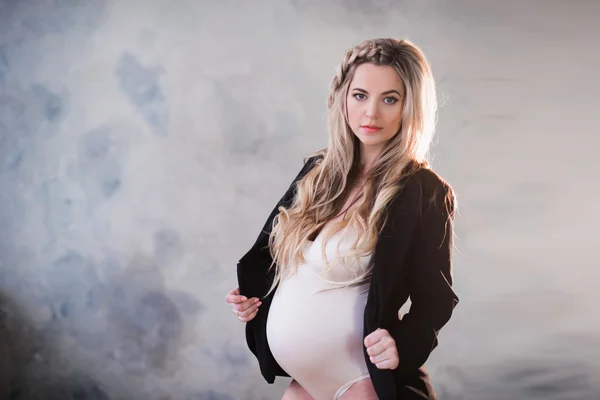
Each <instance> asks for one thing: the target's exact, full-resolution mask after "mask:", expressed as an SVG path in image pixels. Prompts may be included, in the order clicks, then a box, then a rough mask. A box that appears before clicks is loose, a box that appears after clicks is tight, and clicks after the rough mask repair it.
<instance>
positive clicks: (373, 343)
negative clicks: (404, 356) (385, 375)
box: [364, 328, 400, 369]
mask: <svg viewBox="0 0 600 400" xmlns="http://www.w3.org/2000/svg"><path fill="white" fill-rule="evenodd" d="M364 343H365V347H366V348H367V354H369V356H370V357H369V358H370V360H371V362H372V363H373V364H375V366H376V367H377V368H379V369H396V368H397V367H398V364H399V362H400V359H399V358H398V349H397V348H396V341H395V340H394V338H393V337H392V336H391V335H390V333H389V332H388V331H387V330H385V329H381V328H377V330H375V331H373V332H371V334H369V335H368V336H367V337H366V338H365V342H364Z"/></svg>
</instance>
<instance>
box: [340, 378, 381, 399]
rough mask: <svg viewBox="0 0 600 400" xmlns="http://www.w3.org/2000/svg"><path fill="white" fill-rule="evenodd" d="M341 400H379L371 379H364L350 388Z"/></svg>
mask: <svg viewBox="0 0 600 400" xmlns="http://www.w3.org/2000/svg"><path fill="white" fill-rule="evenodd" d="M340 400H378V397H377V393H376V392H375V388H374V387H373V383H372V382H371V379H369V378H367V379H363V380H361V381H358V382H356V383H355V384H353V385H352V386H350V387H349V388H348V390H346V391H345V392H344V394H342V396H341V397H340Z"/></svg>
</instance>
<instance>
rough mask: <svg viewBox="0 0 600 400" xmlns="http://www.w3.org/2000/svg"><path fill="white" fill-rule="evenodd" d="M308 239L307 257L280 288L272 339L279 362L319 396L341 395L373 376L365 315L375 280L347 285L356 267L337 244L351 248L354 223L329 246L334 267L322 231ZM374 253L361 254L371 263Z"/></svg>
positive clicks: (326, 399)
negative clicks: (345, 262) (366, 344)
mask: <svg viewBox="0 0 600 400" xmlns="http://www.w3.org/2000/svg"><path fill="white" fill-rule="evenodd" d="M323 233H324V229H323V230H322V231H321V233H319V235H318V236H317V238H316V239H315V241H314V242H308V243H307V244H306V247H305V250H304V257H305V259H306V262H305V263H304V264H302V265H299V266H298V270H297V273H295V274H292V275H291V276H288V277H286V278H285V279H284V280H283V282H281V283H280V284H279V286H278V288H277V290H276V292H275V294H274V297H273V301H272V303H271V307H270V310H269V315H268V319H267V340H268V343H269V347H270V349H271V352H272V353H273V356H274V357H275V360H276V361H277V363H278V364H279V365H280V366H281V368H283V370H284V371H286V372H287V373H288V374H289V375H290V376H291V377H292V378H293V379H295V380H296V381H297V382H298V383H299V384H300V385H302V387H303V388H304V389H305V390H306V391H307V392H308V393H309V394H310V395H311V396H312V397H313V398H314V399H315V400H332V399H333V400H337V399H339V398H340V397H341V396H342V394H343V393H344V392H345V391H346V390H348V389H349V388H350V387H351V386H352V385H353V384H354V383H356V382H358V381H360V380H362V379H366V378H368V377H369V372H368V370H367V365H366V362H365V358H364V356H363V346H364V345H363V316H364V310H365V305H366V302H367V294H368V290H369V283H365V284H362V285H360V286H354V287H347V286H342V285H340V284H336V282H344V281H348V280H350V278H351V272H350V270H349V269H348V268H346V267H345V266H344V265H342V263H341V261H340V260H338V259H335V255H336V253H337V246H338V244H339V249H340V250H346V249H349V248H350V246H351V245H352V243H353V241H354V238H355V236H354V235H353V234H352V233H353V231H351V230H350V228H348V229H346V230H342V231H340V232H337V233H336V234H335V235H334V236H332V237H331V238H330V239H329V240H328V242H327V247H326V254H327V259H328V260H329V262H330V263H331V264H332V269H331V270H330V271H328V273H327V274H326V276H324V277H322V276H318V274H319V273H321V272H322V268H323V267H324V266H325V265H324V260H323V257H322V253H321V246H322V235H323ZM369 261H370V256H363V257H360V259H359V262H360V263H361V264H362V266H363V267H366V265H367V264H368V262H369Z"/></svg>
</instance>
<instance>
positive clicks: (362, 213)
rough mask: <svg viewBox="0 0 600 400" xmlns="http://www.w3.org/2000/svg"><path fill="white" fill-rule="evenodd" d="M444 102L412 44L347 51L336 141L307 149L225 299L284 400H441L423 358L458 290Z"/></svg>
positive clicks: (334, 103)
mask: <svg viewBox="0 0 600 400" xmlns="http://www.w3.org/2000/svg"><path fill="white" fill-rule="evenodd" d="M436 104H437V103H436V92H435V84H434V80H433V77H432V73H431V70H430V67H429V64H428V62H427V60H426V59H425V56H424V55H423V53H422V52H421V50H420V49H419V48H418V47H416V46H415V45H414V44H413V43H411V42H409V41H406V40H397V39H390V38H385V39H374V40H367V41H365V42H363V43H361V44H359V45H357V46H355V47H354V48H352V49H351V50H349V51H348V52H347V53H346V54H345V56H344V58H343V60H342V62H341V64H340V66H339V69H338V71H337V74H336V76H335V77H334V78H333V82H332V84H331V91H330V94H329V98H328V109H329V115H328V118H329V124H328V128H329V129H328V132H329V141H328V145H327V147H326V148H325V149H322V150H320V151H318V152H316V153H314V154H313V155H311V156H310V157H307V158H306V160H305V162H304V166H303V168H302V169H301V171H300V172H299V174H298V175H297V177H296V179H294V181H293V182H292V184H291V186H290V187H289V189H288V190H287V192H286V193H285V195H284V196H283V198H282V199H281V200H280V201H279V203H278V204H277V205H276V207H275V209H274V210H273V211H272V213H271V215H270V216H269V218H268V219H267V221H266V222H265V224H264V227H263V229H262V231H261V233H260V234H259V236H258V238H257V240H256V242H255V244H254V245H253V246H252V248H251V249H250V250H249V251H248V252H247V253H246V254H245V255H244V256H243V257H242V258H241V259H240V261H239V263H238V266H237V273H238V283H239V288H236V289H233V290H232V291H231V292H229V293H228V294H227V296H226V301H227V302H228V303H229V304H231V305H232V308H233V311H234V313H235V314H236V316H237V318H238V319H239V320H240V321H242V322H244V323H246V340H247V344H248V346H249V348H250V350H251V351H252V352H253V353H254V355H255V356H256V357H257V359H258V362H259V366H260V370H261V373H262V375H263V377H264V378H265V379H266V380H267V382H269V383H273V382H274V379H275V376H287V377H291V378H292V382H291V383H290V386H289V387H288V389H287V390H286V392H285V393H284V396H283V399H284V400H294V399H302V400H310V399H314V400H338V399H342V400H352V399H360V400H369V399H378V398H379V399H382V400H388V399H390V400H400V399H403V400H411V399H429V400H432V399H437V396H436V394H435V391H434V390H433V388H432V386H431V383H430V380H429V375H428V373H427V371H426V369H425V367H424V363H425V361H426V360H427V358H428V357H429V355H430V353H431V351H432V350H433V349H434V348H435V347H436V346H437V344H438V333H439V331H440V329H441V328H442V327H443V326H444V325H445V324H446V323H447V322H448V320H449V319H450V317H451V315H452V312H453V309H454V307H455V306H456V304H457V303H458V297H457V295H456V293H455V292H454V290H453V288H452V247H453V240H452V239H453V219H454V213H455V201H454V193H453V190H452V188H451V187H450V186H449V185H448V184H447V183H446V182H445V181H444V180H443V179H442V178H441V177H440V176H439V175H437V174H436V173H435V172H434V171H433V170H432V169H431V167H430V165H429V163H428V161H427V154H428V150H429V146H430V142H431V139H432V136H433V133H434V129H435V122H436ZM409 298H410V300H411V307H410V310H409V312H408V313H407V314H406V315H404V316H400V315H399V310H400V308H401V307H402V305H403V304H404V303H405V302H406V301H407V300H408V299H409Z"/></svg>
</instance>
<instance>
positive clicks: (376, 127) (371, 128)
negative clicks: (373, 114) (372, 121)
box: [360, 125, 381, 133]
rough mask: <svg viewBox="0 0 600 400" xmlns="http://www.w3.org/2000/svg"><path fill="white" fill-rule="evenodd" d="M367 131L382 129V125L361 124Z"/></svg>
mask: <svg viewBox="0 0 600 400" xmlns="http://www.w3.org/2000/svg"><path fill="white" fill-rule="evenodd" d="M360 127H361V128H362V129H363V130H364V131H365V132H369V133H373V132H378V131H380V130H381V128H380V127H378V126H374V125H361V126H360Z"/></svg>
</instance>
